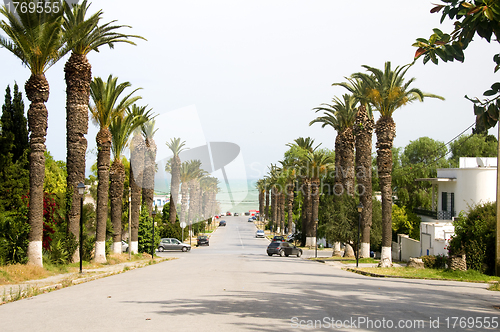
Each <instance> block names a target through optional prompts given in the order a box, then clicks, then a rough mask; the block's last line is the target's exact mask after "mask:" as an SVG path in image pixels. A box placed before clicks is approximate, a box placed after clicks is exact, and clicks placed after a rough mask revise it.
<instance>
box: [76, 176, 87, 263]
mask: <svg viewBox="0 0 500 332" xmlns="http://www.w3.org/2000/svg"><path fill="white" fill-rule="evenodd" d="M76 188H77V189H78V194H79V195H80V273H82V260H83V258H82V256H83V194H84V193H85V185H84V184H83V183H81V182H80V183H79V184H78V185H77V186H76Z"/></svg>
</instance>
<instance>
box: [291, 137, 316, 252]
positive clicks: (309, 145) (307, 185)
mask: <svg viewBox="0 0 500 332" xmlns="http://www.w3.org/2000/svg"><path fill="white" fill-rule="evenodd" d="M313 145H314V140H313V139H311V138H310V137H307V138H303V137H299V138H297V139H296V140H295V141H294V143H289V144H287V146H289V147H290V148H291V150H292V153H291V155H292V157H291V158H292V160H291V161H290V162H291V163H294V165H295V167H296V168H297V169H298V174H297V177H298V178H299V179H300V180H301V182H302V185H301V191H302V194H303V197H304V204H303V205H302V211H301V213H302V231H303V233H304V234H305V237H306V243H305V245H306V246H314V245H315V233H314V220H313V219H312V218H313V214H312V209H313V202H312V183H311V173H310V171H311V169H310V161H309V160H308V155H309V154H311V153H314V151H316V149H317V148H318V147H319V146H320V145H321V144H319V145H317V146H316V147H313Z"/></svg>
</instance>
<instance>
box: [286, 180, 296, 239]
mask: <svg viewBox="0 0 500 332" xmlns="http://www.w3.org/2000/svg"><path fill="white" fill-rule="evenodd" d="M293 184H294V182H291V183H289V185H288V187H287V196H288V197H287V198H288V200H287V203H288V207H287V211H288V234H292V233H293V191H294V190H293V189H294V188H293Z"/></svg>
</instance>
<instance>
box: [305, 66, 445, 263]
mask: <svg viewBox="0 0 500 332" xmlns="http://www.w3.org/2000/svg"><path fill="white" fill-rule="evenodd" d="M411 65H412V64H409V65H405V66H401V67H399V66H398V67H396V68H395V69H394V70H392V69H391V63H390V62H386V63H385V67H384V70H380V69H377V68H374V67H370V66H366V65H365V66H363V68H365V69H366V70H367V73H362V72H358V73H354V74H352V76H351V77H348V78H347V82H342V83H334V84H333V85H338V86H342V87H344V88H346V89H347V90H348V91H349V93H350V94H344V95H343V100H340V99H339V98H337V97H335V98H334V99H333V101H334V103H333V105H326V106H327V107H325V106H321V107H317V108H315V110H316V111H320V110H321V111H324V116H322V117H318V118H316V119H315V120H313V121H311V123H310V125H311V124H313V123H316V122H319V123H323V125H322V126H323V127H325V126H326V125H330V126H332V127H333V128H334V129H335V130H336V131H337V137H336V140H335V159H336V162H335V167H336V168H337V169H336V172H335V175H336V179H337V178H338V180H336V183H340V184H341V185H342V191H345V192H347V193H348V194H350V195H354V194H355V193H356V194H358V195H359V200H360V202H361V204H362V205H363V207H364V208H363V210H362V214H361V220H362V229H363V231H362V241H361V242H362V243H361V253H360V256H361V257H369V253H370V228H371V217H372V176H371V167H372V166H371V165H372V160H371V153H372V133H373V129H374V128H375V133H376V135H377V143H376V148H377V170H378V178H379V185H380V190H381V195H382V253H381V262H380V266H390V265H392V257H391V241H392V187H391V184H392V147H393V140H394V137H395V135H396V124H395V122H394V120H393V118H392V115H393V114H394V112H395V111H396V110H397V109H399V108H401V107H402V106H404V105H407V104H408V103H411V102H413V101H416V100H419V101H423V100H424V97H430V98H439V99H443V98H442V97H440V96H437V95H434V94H429V93H424V92H422V91H421V90H419V89H417V88H410V85H411V84H412V83H413V82H414V80H415V79H414V78H411V79H408V80H405V74H406V72H407V71H408V69H409V68H410V67H411ZM372 110H373V111H378V112H380V118H379V119H378V120H377V122H376V124H375V123H374V120H373V115H372ZM354 147H356V157H355V159H353V151H354ZM337 156H338V158H337ZM353 160H355V167H353V166H352V165H353ZM338 168H340V169H338ZM354 173H356V181H357V186H356V190H353V188H354V176H351V174H354Z"/></svg>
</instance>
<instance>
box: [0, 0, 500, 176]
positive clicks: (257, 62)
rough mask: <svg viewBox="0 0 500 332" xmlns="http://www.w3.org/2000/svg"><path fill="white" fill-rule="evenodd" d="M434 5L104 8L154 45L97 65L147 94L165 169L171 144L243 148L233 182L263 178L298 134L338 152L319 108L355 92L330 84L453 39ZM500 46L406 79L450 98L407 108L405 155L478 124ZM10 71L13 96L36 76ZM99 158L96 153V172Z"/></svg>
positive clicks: (57, 104)
mask: <svg viewBox="0 0 500 332" xmlns="http://www.w3.org/2000/svg"><path fill="white" fill-rule="evenodd" d="M145 3H147V4H148V5H144V4H145ZM139 4H141V5H139ZM432 7H433V6H432V3H431V2H430V1H401V0H398V1H383V0H379V1H373V0H365V1H334V0H328V1H326V0H308V1H305V0H296V1H293V0H280V1H277V0H266V1H258V0H252V1H248V0H247V1H237V0H236V1H235V0H230V1H214V0H210V1H207V0H203V1H190V0H182V1H180V0H179V1H169V0H165V1H147V2H139V1H130V0H120V1H118V0H106V1H104V0H100V1H99V0H94V1H93V2H92V6H91V10H90V11H91V12H92V13H93V12H95V11H97V10H98V9H103V11H104V15H103V17H104V21H105V22H107V21H110V20H118V23H119V24H127V25H131V26H132V29H126V30H124V32H127V33H130V34H138V35H141V36H143V37H145V38H147V39H148V40H147V41H143V40H137V46H131V45H128V44H123V45H117V46H116V47H115V49H113V50H110V49H109V48H107V47H103V48H101V50H100V52H99V53H96V52H93V53H91V54H90V55H89V60H90V62H91V64H92V73H93V76H100V77H102V78H103V79H106V78H107V77H108V75H109V74H113V75H115V76H118V77H119V79H120V80H121V81H129V82H131V83H132V86H133V87H134V88H135V87H142V90H141V91H140V93H139V94H140V95H141V96H142V97H143V99H142V100H141V101H140V102H139V104H142V105H145V104H148V105H149V106H150V107H152V108H153V110H154V112H156V113H158V114H159V116H158V121H157V126H158V127H159V128H160V130H159V131H158V133H157V136H156V137H155V138H156V142H157V145H158V146H159V148H160V150H159V155H158V160H161V159H164V158H166V157H167V156H168V150H167V149H166V147H165V141H167V140H170V138H172V137H181V138H182V139H184V140H186V141H187V146H188V147H191V148H195V147H198V146H201V145H204V144H206V142H217V141H225V142H232V143H236V144H237V145H239V146H240V148H241V151H240V156H239V162H240V164H241V165H245V166H241V167H239V169H240V171H237V172H235V173H233V174H232V175H231V174H228V176H233V177H241V176H242V175H243V176H244V175H245V174H244V173H245V171H244V169H246V176H247V177H249V178H259V177H262V176H263V173H265V172H266V171H267V166H268V165H269V164H270V163H276V162H277V161H278V160H280V159H281V158H282V157H283V153H284V152H285V150H286V149H287V147H286V144H287V143H289V142H292V141H293V140H294V139H296V138H298V137H300V136H303V137H307V136H310V137H312V138H314V139H315V141H316V143H322V147H327V148H333V146H334V140H335V135H336V134H335V132H334V131H333V129H332V128H329V127H327V128H325V129H322V128H321V126H320V125H319V124H316V125H313V126H312V127H309V125H308V124H309V122H310V121H311V120H312V119H314V118H315V113H314V112H313V111H312V109H313V108H314V107H316V106H319V105H320V104H321V103H329V102H330V101H331V99H332V97H334V96H341V94H342V93H344V92H345V91H344V90H343V89H342V88H340V87H332V86H331V84H332V83H334V82H341V81H343V80H344V77H345V76H349V75H350V74H352V73H354V72H358V71H363V68H362V67H361V65H364V64H366V65H370V66H373V67H377V68H383V65H384V62H385V61H391V62H392V64H393V65H394V66H396V65H404V64H407V63H409V62H411V61H412V59H413V55H414V53H415V50H416V49H415V48H414V47H412V46H411V44H412V43H413V42H414V41H415V39H416V38H417V37H426V38H427V37H429V36H430V34H431V33H432V28H434V27H441V28H442V30H443V31H450V30H451V29H450V27H451V25H450V24H449V23H448V24H446V25H440V24H439V19H440V15H439V14H430V13H429V11H430V9H431V8H432ZM493 46H494V47H493ZM493 46H492V45H489V44H487V42H485V41H481V40H479V39H478V41H477V42H476V43H473V44H472V45H471V46H470V48H469V49H468V50H467V52H466V61H465V63H463V64H462V63H448V64H444V63H441V64H440V65H439V66H435V65H433V64H431V63H429V64H427V65H425V66H424V65H423V64H422V61H421V60H420V61H419V62H418V63H417V64H415V65H414V66H413V68H411V69H410V70H409V71H408V74H407V77H408V78H409V77H416V82H415V83H414V85H413V86H414V87H418V88H420V89H421V90H423V91H424V92H431V93H435V94H438V95H441V96H443V97H445V98H446V101H440V100H434V99H428V100H426V101H425V102H424V103H415V104H411V105H409V106H406V107H404V108H402V109H400V110H398V111H397V112H396V113H395V114H394V118H395V121H396V125H397V136H396V139H395V146H398V147H404V146H405V145H406V144H408V143H409V141H411V140H415V139H417V138H419V137H421V136H429V137H431V138H434V139H437V140H441V141H445V142H447V141H448V140H450V139H451V138H453V137H454V136H455V135H457V134H458V133H460V132H461V131H462V130H464V129H465V128H467V127H468V126H469V125H471V124H472V123H473V122H474V119H475V118H474V115H473V111H472V104H471V103H470V102H469V101H467V100H466V99H464V95H466V94H467V95H469V96H481V95H482V92H483V91H484V90H486V89H487V88H488V87H489V86H490V85H491V84H492V83H493V82H495V77H494V74H493V67H494V65H493V61H492V57H493V54H494V53H495V52H497V50H496V46H497V44H496V42H495V43H494V45H493ZM66 60H67V57H66V58H64V59H62V60H61V61H60V62H59V63H58V64H56V65H55V66H53V67H52V68H50V69H49V71H48V72H47V79H48V81H49V84H50V98H49V101H48V103H47V108H48V111H49V128H48V134H47V148H48V150H49V151H50V152H51V154H52V155H53V156H54V157H55V158H56V159H58V160H65V159H66V150H65V142H66V138H65V134H66V133H65V117H66V116H65V82H64V72H63V66H64V63H65V62H66ZM0 63H1V67H2V71H1V75H0V91H1V92H0V93H1V95H2V97H3V94H4V90H5V87H6V86H7V84H11V85H12V84H13V82H14V81H17V82H18V84H20V85H21V86H23V85H24V82H25V81H26V80H27V79H28V77H29V75H30V73H29V70H28V69H27V68H24V67H23V66H22V65H21V63H20V61H19V60H18V59H16V58H15V57H14V56H13V55H12V54H10V53H9V52H8V51H6V50H4V49H0ZM22 90H23V91H24V88H22ZM2 100H3V98H2ZM25 102H26V109H27V107H28V105H29V104H28V101H27V100H26V101H25ZM376 116H377V117H378V115H376ZM469 132H470V131H469ZM492 132H493V131H492ZM96 133H97V128H96V127H95V126H94V125H93V124H92V123H91V124H90V125H89V134H88V135H87V139H88V141H89V149H94V152H95V135H96ZM374 139H375V138H374ZM92 159H95V153H94V154H92V153H91V154H90V155H89V158H88V161H87V165H90V164H91V163H93V160H92Z"/></svg>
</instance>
